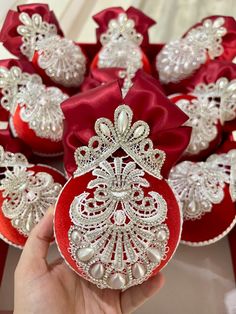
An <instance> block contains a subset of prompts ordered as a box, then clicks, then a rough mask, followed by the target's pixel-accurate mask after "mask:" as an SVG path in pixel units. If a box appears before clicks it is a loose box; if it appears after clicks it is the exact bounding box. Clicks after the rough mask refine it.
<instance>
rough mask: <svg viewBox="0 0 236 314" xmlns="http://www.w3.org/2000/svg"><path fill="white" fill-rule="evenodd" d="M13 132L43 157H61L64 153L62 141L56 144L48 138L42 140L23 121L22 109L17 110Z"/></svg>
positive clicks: (13, 119)
mask: <svg viewBox="0 0 236 314" xmlns="http://www.w3.org/2000/svg"><path fill="white" fill-rule="evenodd" d="M11 128H12V132H13V134H14V135H15V136H17V137H19V138H20V139H21V140H22V141H23V142H24V143H26V144H27V145H28V146H29V147H31V148H32V150H33V151H34V152H35V154H39V155H40V154H41V155H44V154H45V155H49V156H50V155H59V154H61V153H62V152H63V146H62V141H58V142H54V141H52V140H50V139H47V138H41V137H38V136H37V135H36V133H35V132H34V130H32V129H30V128H29V125H28V123H27V122H24V121H22V119H21V117H20V107H18V108H17V109H16V112H15V114H14V115H13V117H12V121H11Z"/></svg>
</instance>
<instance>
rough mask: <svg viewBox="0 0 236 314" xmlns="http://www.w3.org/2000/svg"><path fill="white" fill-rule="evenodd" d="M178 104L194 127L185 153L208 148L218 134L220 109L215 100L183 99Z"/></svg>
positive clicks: (197, 151)
mask: <svg viewBox="0 0 236 314" xmlns="http://www.w3.org/2000/svg"><path fill="white" fill-rule="evenodd" d="M176 105H177V106H178V107H179V108H180V109H181V110H183V111H184V112H185V113H186V114H187V115H188V116H189V120H188V121H187V122H186V123H185V125H187V126H191V127H192V134H191V139H190V142H189V145H188V147H187V149H186V151H185V154H186V155H188V154H190V155H193V154H197V153H199V152H200V151H202V150H204V149H207V148H208V147H209V144H210V142H211V141H212V140H213V139H214V138H215V137H216V135H217V123H218V119H219V110H218V108H217V106H216V104H215V102H214V101H211V100H209V99H208V98H200V99H192V100H191V101H190V100H187V99H181V100H179V101H177V102H176Z"/></svg>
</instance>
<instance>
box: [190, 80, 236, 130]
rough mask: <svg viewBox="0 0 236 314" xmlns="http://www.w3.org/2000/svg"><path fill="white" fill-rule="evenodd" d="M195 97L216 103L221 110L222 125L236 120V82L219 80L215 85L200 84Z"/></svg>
mask: <svg viewBox="0 0 236 314" xmlns="http://www.w3.org/2000/svg"><path fill="white" fill-rule="evenodd" d="M193 95H197V97H199V98H201V99H208V100H209V101H211V102H214V103H215V104H216V106H217V107H218V108H219V119H220V121H221V123H222V124H224V123H225V122H227V121H231V120H233V119H235V118H236V102H235V98H236V80H231V81H229V80H228V79H227V78H226V77H221V78H219V79H218V80H217V81H216V82H215V83H211V84H208V85H207V84H204V83H201V84H198V85H197V86H196V88H195V89H194V91H193Z"/></svg>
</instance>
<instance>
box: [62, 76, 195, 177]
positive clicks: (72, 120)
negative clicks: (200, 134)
mask: <svg viewBox="0 0 236 314" xmlns="http://www.w3.org/2000/svg"><path fill="white" fill-rule="evenodd" d="M121 104H126V105H129V106H130V107H131V109H132V110H133V114H134V117H133V121H137V120H143V121H145V122H147V123H148V125H149V127H150V135H149V137H150V138H151V140H152V141H153V144H154V147H155V148H159V149H161V150H164V151H165V153H166V161H165V163H164V165H163V167H162V174H163V176H164V177H167V176H168V173H169V171H170V169H171V167H172V166H173V164H174V163H176V162H177V160H178V159H179V158H180V157H181V155H182V153H183V151H184V150H185V148H186V147H187V145H188V143H189V139H190V134H191V128H189V127H185V126H182V125H183V123H184V122H185V121H186V120H187V119H188V117H187V116H186V115H185V114H184V113H183V112H182V111H181V110H180V109H179V108H177V107H176V106H175V105H173V104H172V103H171V102H170V101H169V100H168V98H167V97H166V96H165V95H164V94H163V93H162V92H161V91H160V90H159V89H158V87H157V85H156V80H155V79H154V78H152V77H150V76H148V75H146V76H143V75H141V74H139V73H138V74H137V76H136V77H135V79H134V84H133V86H132V88H131V89H130V91H129V92H128V94H127V96H126V97H125V99H122V97H121V91H120V86H119V83H118V82H117V81H113V82H110V83H107V84H105V85H103V86H100V87H97V88H94V89H91V90H88V91H86V92H84V93H80V94H77V95H75V96H73V97H71V98H70V99H68V100H66V101H64V102H63V103H62V110H63V112H64V115H65V120H64V136H63V142H64V151H65V158H64V163H65V169H66V171H67V173H68V175H72V173H73V172H74V171H75V169H76V164H75V160H74V152H75V150H76V148H77V147H79V146H83V145H87V144H88V141H89V139H90V138H91V136H93V135H95V132H94V125H95V122H96V120H97V119H98V118H101V117H105V118H108V119H111V120H112V121H113V119H114V111H115V109H116V108H117V106H119V105H121Z"/></svg>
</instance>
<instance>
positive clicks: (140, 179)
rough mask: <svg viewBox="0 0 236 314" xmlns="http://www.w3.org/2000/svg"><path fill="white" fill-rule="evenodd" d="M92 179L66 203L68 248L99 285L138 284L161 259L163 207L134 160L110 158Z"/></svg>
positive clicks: (164, 232) (165, 236)
mask: <svg viewBox="0 0 236 314" xmlns="http://www.w3.org/2000/svg"><path fill="white" fill-rule="evenodd" d="M92 174H93V176H94V179H93V180H92V181H90V182H89V184H88V186H87V189H90V190H92V191H91V192H84V193H82V194H80V195H79V196H77V197H75V199H74V201H73V202H72V204H71V207H70V216H71V219H72V222H73V223H74V226H72V227H71V228H70V231H69V238H70V250H71V254H72V256H73V258H74V259H75V260H76V262H77V263H78V266H79V267H80V268H81V269H82V270H83V272H84V273H85V274H86V277H87V278H88V279H89V280H90V281H92V282H93V283H95V284H97V285H98V286H100V287H101V288H107V287H110V288H114V289H121V288H127V287H129V286H131V285H134V284H138V283H141V282H143V281H144V280H145V279H147V278H148V276H150V274H151V272H152V271H153V269H154V268H155V267H156V266H157V265H159V264H160V262H161V260H162V259H163V258H164V256H165V253H166V249H167V247H166V246H167V241H168V237H169V231H168V228H167V226H166V225H165V224H164V223H163V222H164V221H165V219H166V214H167V205H166V202H165V200H164V199H163V197H162V196H161V195H160V194H158V193H157V192H153V191H150V192H148V193H147V196H145V191H144V189H143V188H145V187H146V188H147V187H149V183H148V181H147V180H146V179H145V178H144V171H143V170H141V169H138V168H137V167H136V164H135V162H128V163H126V162H123V160H122V158H115V159H114V161H113V162H108V161H104V162H101V163H100V165H99V166H98V167H97V168H95V169H94V170H93V172H92Z"/></svg>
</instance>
